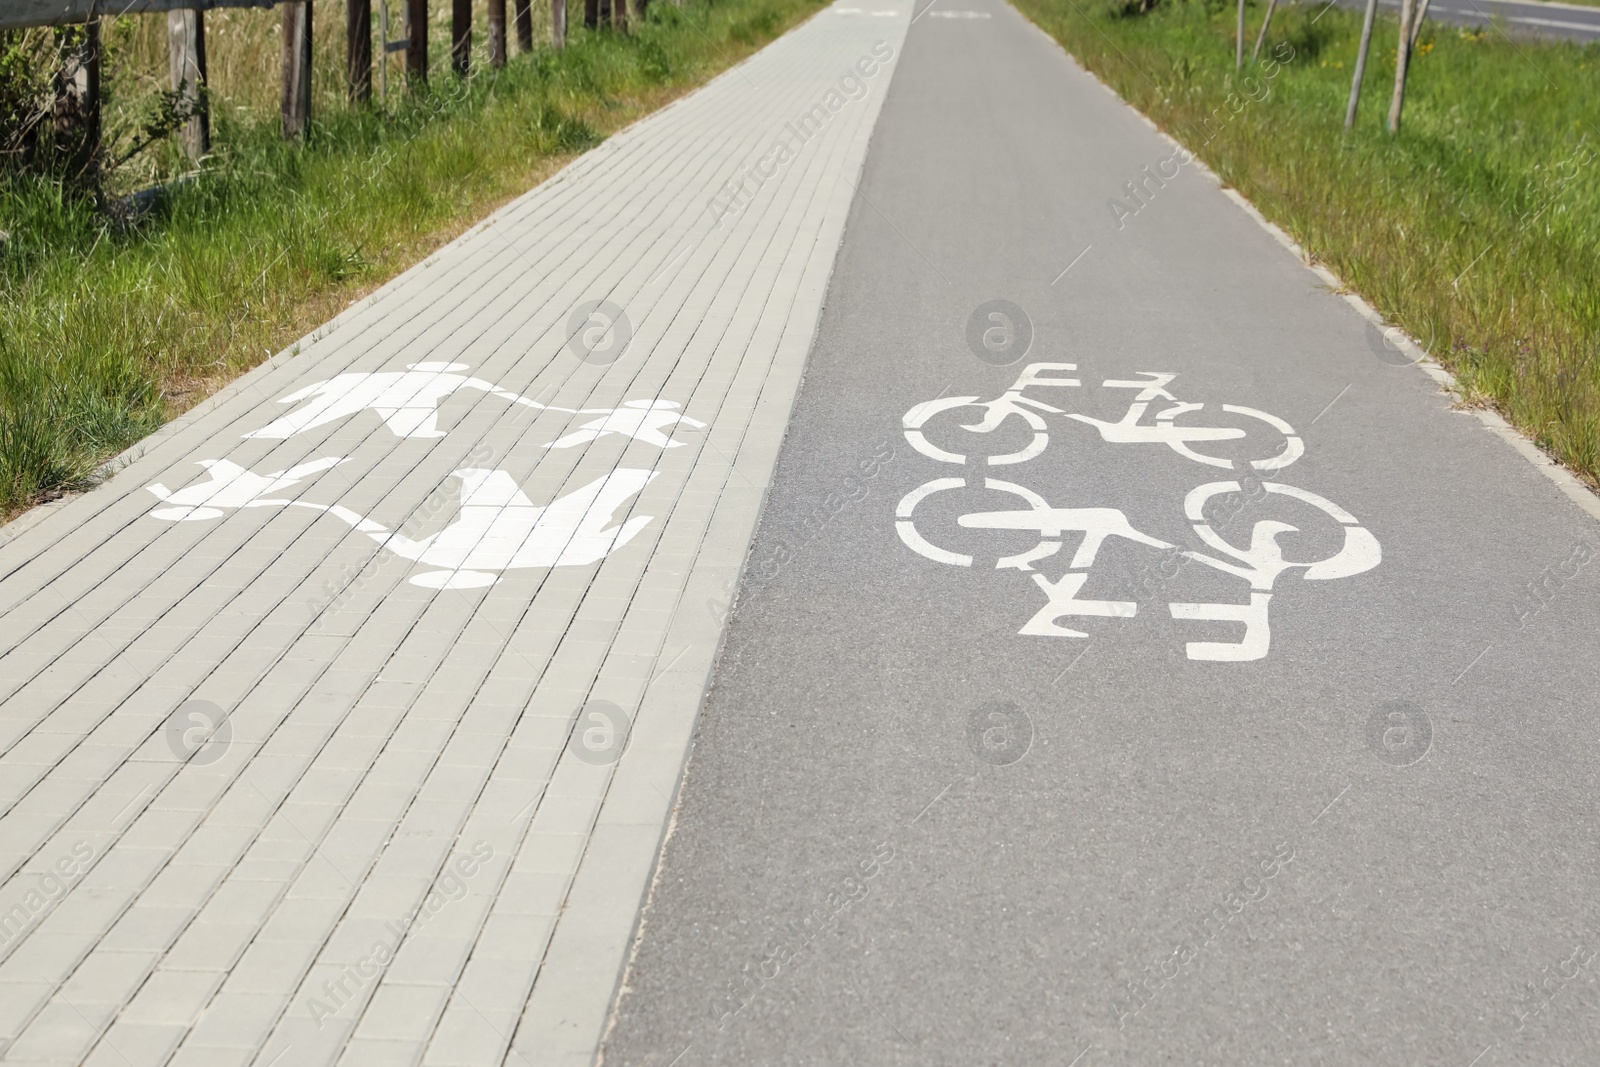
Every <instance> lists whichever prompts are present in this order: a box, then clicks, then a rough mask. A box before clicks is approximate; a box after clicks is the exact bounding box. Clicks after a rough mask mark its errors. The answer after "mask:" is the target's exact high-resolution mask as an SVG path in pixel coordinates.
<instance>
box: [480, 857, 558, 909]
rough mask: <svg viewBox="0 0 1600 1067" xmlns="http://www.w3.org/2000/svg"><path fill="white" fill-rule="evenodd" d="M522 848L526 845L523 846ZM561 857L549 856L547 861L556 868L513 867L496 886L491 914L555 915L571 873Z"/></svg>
mask: <svg viewBox="0 0 1600 1067" xmlns="http://www.w3.org/2000/svg"><path fill="white" fill-rule="evenodd" d="M524 847H526V846H524ZM564 859H565V857H562V856H559V855H552V856H550V857H549V858H548V860H547V863H548V865H549V866H551V867H556V866H557V865H558V864H560V869H556V870H520V869H513V870H512V871H511V873H510V874H508V875H507V876H506V879H505V881H504V882H503V883H502V884H501V886H500V892H499V894H498V896H497V897H496V898H495V906H494V913H495V914H497V915H498V914H507V915H521V916H540V917H543V916H547V915H559V914H560V913H561V909H562V906H563V905H564V904H565V903H566V900H567V892H568V890H569V889H570V888H571V885H572V874H571V871H570V870H569V869H567V868H566V866H565V864H564V863H562V860H564Z"/></svg>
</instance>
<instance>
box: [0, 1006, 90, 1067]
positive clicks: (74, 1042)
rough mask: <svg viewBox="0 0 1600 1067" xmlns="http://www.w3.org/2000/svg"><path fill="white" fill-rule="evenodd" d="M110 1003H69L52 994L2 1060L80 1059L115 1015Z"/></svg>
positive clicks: (18, 1061)
mask: <svg viewBox="0 0 1600 1067" xmlns="http://www.w3.org/2000/svg"><path fill="white" fill-rule="evenodd" d="M116 1013H117V1009H116V1006H115V1005H111V1004H72V1003H68V1002H66V1001H64V1000H62V999H61V998H59V997H56V998H54V999H52V1000H51V1001H50V1003H48V1004H46V1005H45V1006H44V1007H43V1008H41V1009H40V1011H39V1013H38V1014H37V1015H35V1016H34V1017H33V1018H32V1020H30V1021H29V1023H28V1025H27V1027H26V1028H25V1029H24V1030H23V1031H22V1033H21V1034H20V1035H19V1036H18V1037H17V1039H16V1040H15V1041H13V1042H12V1043H11V1047H10V1048H8V1049H6V1061H7V1062H16V1063H28V1062H30V1061H39V1060H44V1061H48V1060H51V1059H55V1060H56V1062H60V1061H61V1059H63V1058H68V1059H71V1060H78V1059H82V1058H83V1057H84V1056H86V1055H88V1052H89V1049H90V1047H91V1046H93V1045H94V1043H95V1041H96V1040H97V1039H98V1038H99V1037H100V1032H101V1030H103V1029H104V1028H105V1027H106V1026H107V1025H108V1024H110V1022H111V1020H112V1019H113V1018H114V1017H115V1016H116Z"/></svg>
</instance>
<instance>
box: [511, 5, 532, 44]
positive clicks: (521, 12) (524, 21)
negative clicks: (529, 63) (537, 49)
mask: <svg viewBox="0 0 1600 1067" xmlns="http://www.w3.org/2000/svg"><path fill="white" fill-rule="evenodd" d="M516 2H517V8H516V11H517V13H516V16H515V17H516V22H517V50H518V51H521V52H531V51H533V0H516Z"/></svg>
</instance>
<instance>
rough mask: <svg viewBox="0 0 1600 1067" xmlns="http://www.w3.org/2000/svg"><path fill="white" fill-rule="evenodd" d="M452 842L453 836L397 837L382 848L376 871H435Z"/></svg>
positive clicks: (410, 835) (418, 835) (420, 835)
mask: <svg viewBox="0 0 1600 1067" xmlns="http://www.w3.org/2000/svg"><path fill="white" fill-rule="evenodd" d="M454 842H455V835H454V834H449V835H444V834H439V835H428V836H423V835H422V834H405V835H397V836H395V837H392V838H390V839H389V843H388V844H387V845H385V846H384V850H383V855H382V856H381V857H379V860H378V864H377V868H376V869H377V870H378V871H379V872H380V873H384V874H387V873H390V872H395V871H417V870H423V871H436V870H438V869H439V864H440V863H442V862H444V858H445V856H446V855H447V854H448V853H449V852H450V850H451V846H452V845H453V844H454Z"/></svg>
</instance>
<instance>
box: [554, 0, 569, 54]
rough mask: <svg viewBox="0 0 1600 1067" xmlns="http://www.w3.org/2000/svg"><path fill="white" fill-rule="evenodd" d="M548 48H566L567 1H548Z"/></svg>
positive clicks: (558, 49)
mask: <svg viewBox="0 0 1600 1067" xmlns="http://www.w3.org/2000/svg"><path fill="white" fill-rule="evenodd" d="M550 47H551V48H554V49H555V50H556V51H557V52H559V51H561V50H562V49H563V48H565V47H567V0H550Z"/></svg>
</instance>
